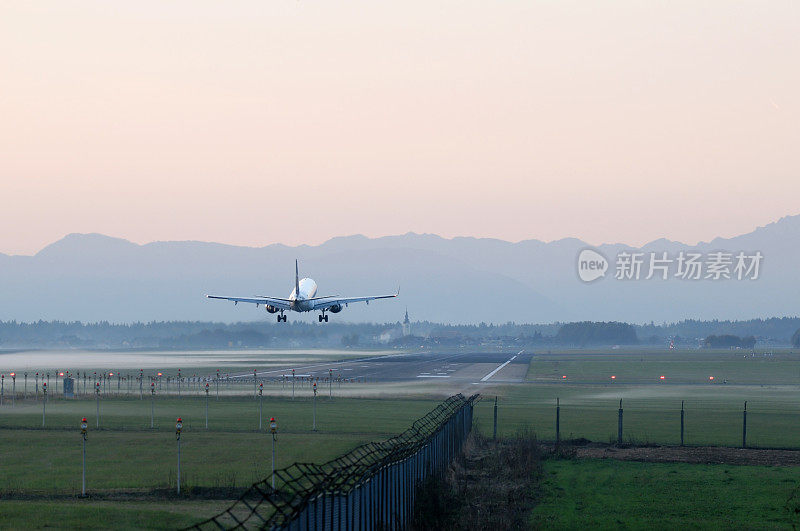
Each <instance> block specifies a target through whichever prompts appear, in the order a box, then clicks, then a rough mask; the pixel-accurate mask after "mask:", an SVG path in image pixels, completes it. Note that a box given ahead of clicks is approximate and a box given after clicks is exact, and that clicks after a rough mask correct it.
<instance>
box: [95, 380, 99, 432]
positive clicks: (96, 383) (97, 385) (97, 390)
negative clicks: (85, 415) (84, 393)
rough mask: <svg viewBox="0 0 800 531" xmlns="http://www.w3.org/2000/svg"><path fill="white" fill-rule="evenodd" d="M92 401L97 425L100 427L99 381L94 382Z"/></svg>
mask: <svg viewBox="0 0 800 531" xmlns="http://www.w3.org/2000/svg"><path fill="white" fill-rule="evenodd" d="M94 401H95V405H96V406H97V427H98V428H99V427H100V382H95V383H94Z"/></svg>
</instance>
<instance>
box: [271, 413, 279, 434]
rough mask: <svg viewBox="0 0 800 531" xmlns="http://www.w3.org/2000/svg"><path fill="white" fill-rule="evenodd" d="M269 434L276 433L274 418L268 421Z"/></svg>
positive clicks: (276, 423)
mask: <svg viewBox="0 0 800 531" xmlns="http://www.w3.org/2000/svg"><path fill="white" fill-rule="evenodd" d="M269 432H270V433H278V422H277V421H276V420H275V417H272V418H271V419H269Z"/></svg>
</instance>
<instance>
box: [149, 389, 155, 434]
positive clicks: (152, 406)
mask: <svg viewBox="0 0 800 531" xmlns="http://www.w3.org/2000/svg"><path fill="white" fill-rule="evenodd" d="M155 409H156V384H155V382H150V429H151V430H152V429H153V416H154V415H155Z"/></svg>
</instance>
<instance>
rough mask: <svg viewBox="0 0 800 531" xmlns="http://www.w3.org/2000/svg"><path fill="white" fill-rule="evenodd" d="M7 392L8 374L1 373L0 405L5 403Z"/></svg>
mask: <svg viewBox="0 0 800 531" xmlns="http://www.w3.org/2000/svg"><path fill="white" fill-rule="evenodd" d="M5 393H6V375H5V374H0V406H2V405H3V398H4V395H5Z"/></svg>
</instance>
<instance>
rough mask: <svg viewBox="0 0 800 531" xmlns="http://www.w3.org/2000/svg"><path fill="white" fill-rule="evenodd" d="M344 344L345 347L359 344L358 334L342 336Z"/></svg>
mask: <svg viewBox="0 0 800 531" xmlns="http://www.w3.org/2000/svg"><path fill="white" fill-rule="evenodd" d="M342 345H343V346H345V347H357V346H358V334H355V333H354V334H345V335H343V336H342Z"/></svg>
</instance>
